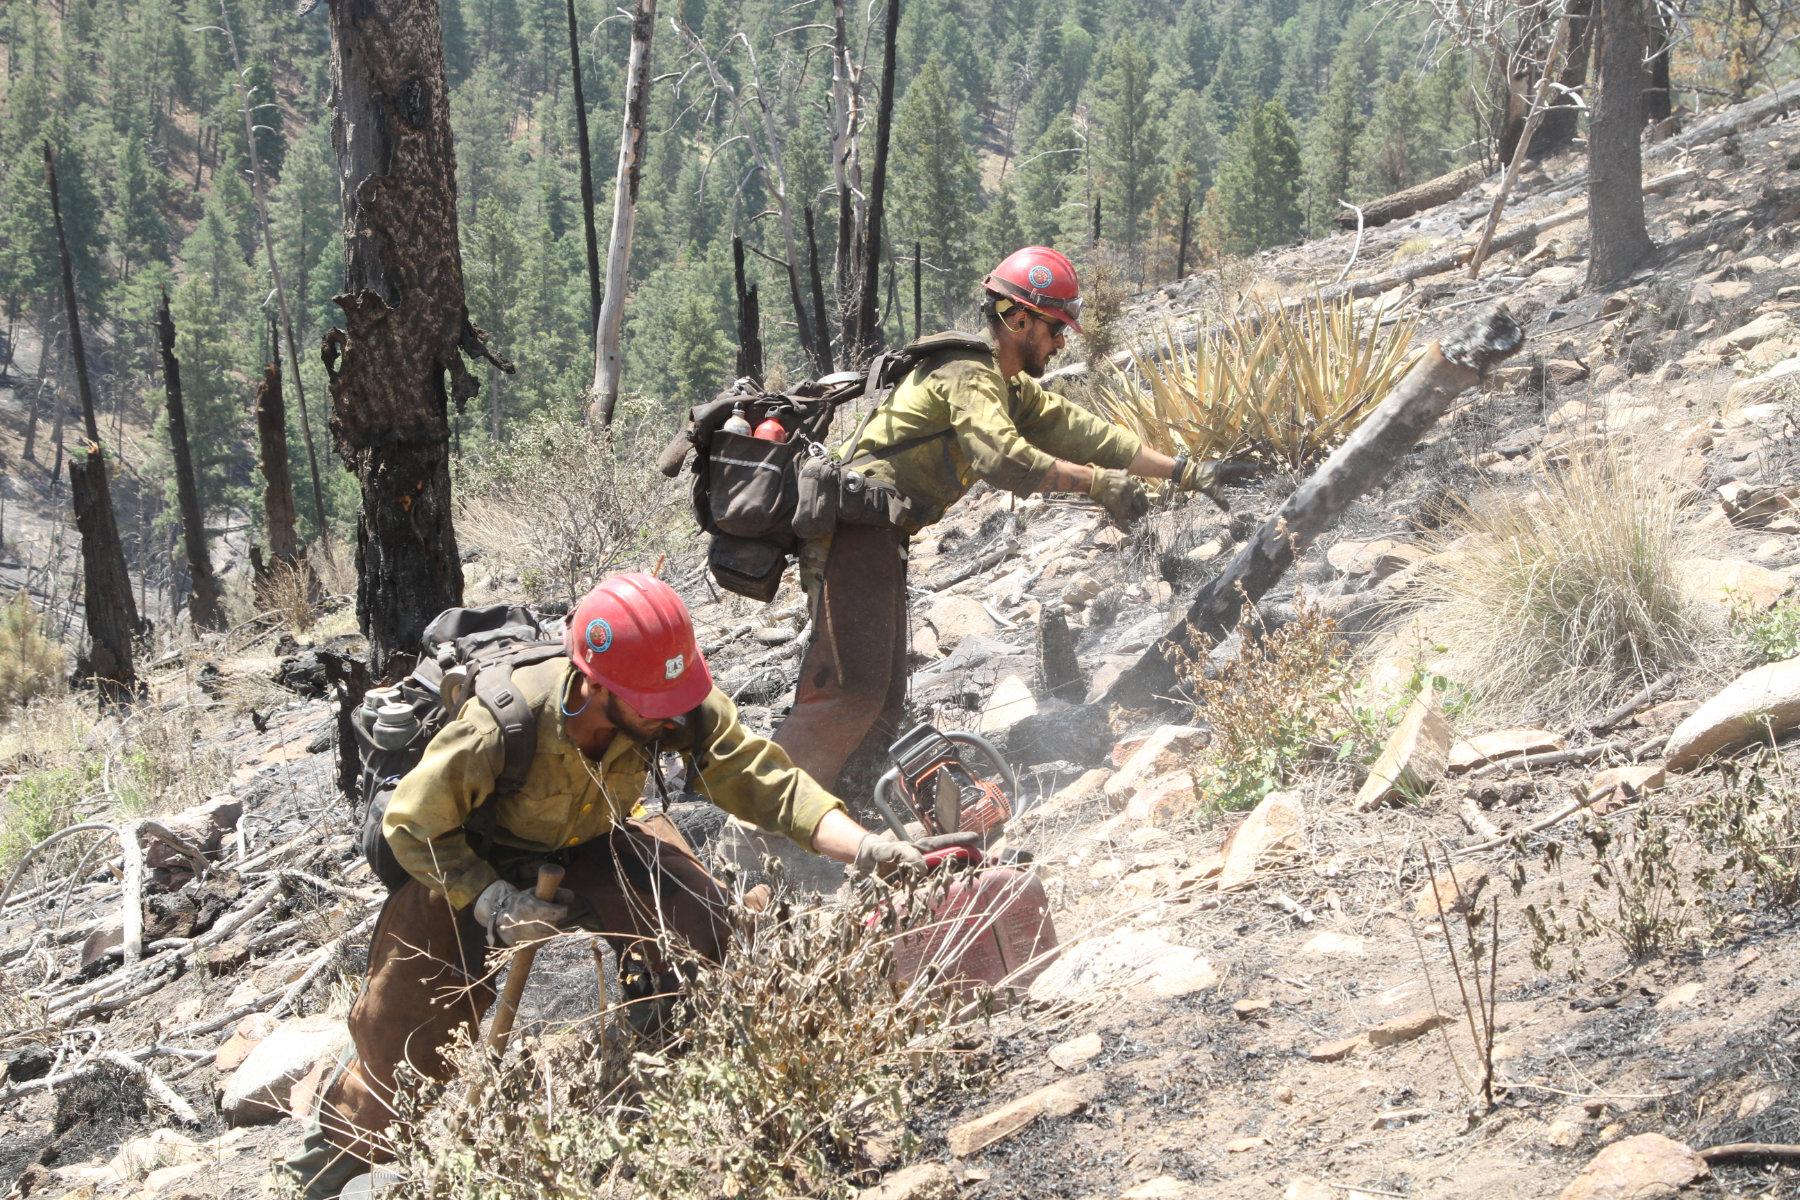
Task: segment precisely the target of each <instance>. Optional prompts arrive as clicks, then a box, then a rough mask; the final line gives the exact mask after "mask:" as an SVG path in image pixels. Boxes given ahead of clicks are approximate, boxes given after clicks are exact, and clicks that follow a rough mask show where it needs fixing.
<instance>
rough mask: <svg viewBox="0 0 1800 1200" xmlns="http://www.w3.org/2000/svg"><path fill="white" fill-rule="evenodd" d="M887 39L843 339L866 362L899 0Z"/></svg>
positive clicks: (876, 292)
mask: <svg viewBox="0 0 1800 1200" xmlns="http://www.w3.org/2000/svg"><path fill="white" fill-rule="evenodd" d="M885 36H886V38H887V41H886V43H885V44H884V45H883V47H882V51H881V98H880V100H879V101H877V106H876V111H875V171H874V175H873V177H872V179H871V181H870V183H869V206H868V215H867V216H866V217H865V218H864V220H863V244H862V252H863V254H862V269H861V273H860V274H859V275H858V276H857V279H856V304H855V306H854V312H855V326H854V329H853V330H851V331H850V335H849V336H846V337H845V338H844V357H845V358H846V359H848V360H849V362H850V363H852V364H854V363H859V362H865V361H867V360H868V359H869V357H870V356H871V355H873V354H874V353H875V351H876V350H877V349H879V348H880V344H881V323H880V319H879V317H878V316H877V315H876V308H877V306H878V303H879V298H880V294H881V217H882V209H883V206H884V205H885V203H886V200H887V165H888V140H889V137H890V135H891V134H892V133H893V130H894V52H895V48H896V46H897V44H898V42H899V40H900V0H888V5H887V29H886V30H885Z"/></svg>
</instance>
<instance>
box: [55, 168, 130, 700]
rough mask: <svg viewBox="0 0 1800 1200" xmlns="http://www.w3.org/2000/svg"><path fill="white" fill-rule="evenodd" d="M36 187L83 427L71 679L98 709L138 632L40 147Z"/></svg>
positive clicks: (121, 691)
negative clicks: (87, 687)
mask: <svg viewBox="0 0 1800 1200" xmlns="http://www.w3.org/2000/svg"><path fill="white" fill-rule="evenodd" d="M44 185H45V186H46V187H48V188H49V189H50V217H51V223H52V225H53V226H54V227H55V230H56V255H57V259H58V261H59V262H60V264H61V266H62V293H63V319H64V320H65V321H66V322H67V323H68V334H69V357H70V358H72V359H73V360H74V362H75V381H76V386H77V387H78V388H79V389H80V392H81V415H82V419H83V420H84V421H86V422H87V433H88V439H87V453H86V455H85V456H74V457H71V458H70V460H69V483H70V489H71V496H72V498H73V499H74V502H75V528H76V529H77V530H78V531H79V532H80V534H81V569H82V596H83V601H82V607H83V608H84V609H85V610H86V613H87V628H88V637H89V639H90V641H91V643H92V645H91V647H90V649H89V651H88V655H87V657H86V658H84V659H82V660H80V661H79V662H78V663H77V664H76V668H75V671H76V675H77V676H78V677H80V678H83V679H91V680H92V681H93V682H94V685H95V687H96V688H98V689H99V691H100V697H101V700H102V701H103V702H105V703H117V702H119V701H123V700H126V699H129V698H130V697H132V696H134V695H135V694H136V693H137V671H136V669H135V668H134V667H133V666H132V661H131V639H132V638H134V637H136V636H137V632H138V611H137V604H136V602H135V601H133V599H132V597H131V574H130V572H128V571H127V570H126V568H125V543H124V541H123V540H121V539H120V537H119V522H118V518H117V517H116V516H115V515H114V514H113V506H112V489H111V487H109V486H108V484H107V480H106V454H105V451H103V450H102V449H101V448H100V428H99V423H98V422H97V421H96V420H95V418H94V392H93V388H92V387H91V386H89V384H88V373H87V355H86V353H85V352H84V348H83V346H82V341H81V317H80V310H79V308H78V307H77V306H76V302H75V268H74V264H73V262H72V261H71V260H70V258H69V239H68V237H67V236H66V235H65V234H64V232H63V219H62V194H61V192H60V190H59V189H58V188H57V186H56V159H55V156H53V155H52V154H51V152H50V143H49V142H45V143H44ZM57 413H58V420H57V426H58V429H57V438H56V445H57V453H56V470H57V471H58V472H60V471H61V470H62V431H61V424H62V422H61V413H62V406H61V405H60V404H59V405H58V406H57Z"/></svg>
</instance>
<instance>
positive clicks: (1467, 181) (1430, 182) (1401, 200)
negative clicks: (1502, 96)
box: [1181, 162, 1493, 262]
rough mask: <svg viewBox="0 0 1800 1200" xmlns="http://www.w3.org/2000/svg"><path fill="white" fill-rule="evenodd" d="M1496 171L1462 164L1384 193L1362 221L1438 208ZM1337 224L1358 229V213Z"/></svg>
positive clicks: (1377, 222) (1373, 223)
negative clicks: (1436, 175) (1402, 188)
mask: <svg viewBox="0 0 1800 1200" xmlns="http://www.w3.org/2000/svg"><path fill="white" fill-rule="evenodd" d="M1491 174H1493V171H1492V169H1491V168H1490V167H1489V166H1488V164H1487V163H1485V162H1473V163H1470V164H1469V165H1468V166H1466V167H1458V168H1456V170H1454V171H1450V172H1447V173H1446V174H1443V175H1439V176H1438V177H1437V178H1436V179H1427V180H1426V181H1425V182H1424V183H1415V184H1414V185H1413V186H1411V187H1409V188H1405V189H1404V190H1402V191H1398V192H1394V193H1392V194H1391V195H1387V196H1383V197H1382V198H1381V199H1379V200H1371V201H1370V202H1369V203H1367V204H1365V205H1363V206H1362V224H1363V228H1365V229H1374V228H1377V227H1378V226H1382V225H1386V224H1388V223H1390V222H1392V221H1402V220H1405V219H1406V218H1407V217H1410V216H1413V215H1415V214H1417V213H1422V212H1424V211H1425V210H1426V209H1430V208H1436V207H1437V206H1438V205H1440V204H1448V203H1449V202H1450V201H1452V200H1454V199H1456V198H1457V197H1458V196H1461V195H1462V194H1463V193H1465V192H1467V191H1468V190H1469V189H1470V188H1472V187H1474V186H1475V185H1476V184H1478V183H1480V182H1481V181H1482V180H1484V179H1486V178H1487V177H1488V176H1489V175H1491ZM1336 220H1337V223H1338V225H1339V226H1340V227H1341V228H1344V229H1355V228H1356V214H1355V213H1354V212H1349V213H1339V214H1338V216H1337V218H1336ZM1187 228H1188V226H1187V209H1186V208H1185V207H1184V208H1183V209H1182V210H1181V259H1182V261H1183V262H1185V261H1186V260H1187Z"/></svg>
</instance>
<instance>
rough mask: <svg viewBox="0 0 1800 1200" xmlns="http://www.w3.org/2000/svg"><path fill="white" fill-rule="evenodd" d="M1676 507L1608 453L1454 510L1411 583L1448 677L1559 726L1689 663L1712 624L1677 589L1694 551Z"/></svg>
mask: <svg viewBox="0 0 1800 1200" xmlns="http://www.w3.org/2000/svg"><path fill="white" fill-rule="evenodd" d="M1679 499H1680V496H1679V491H1678V488H1677V485H1676V484H1675V483H1674V482H1673V481H1671V480H1669V479H1668V478H1666V477H1665V476H1663V475H1662V474H1660V473H1658V472H1657V471H1656V470H1655V469H1654V468H1653V467H1651V466H1650V465H1649V464H1648V463H1647V462H1646V461H1645V460H1643V459H1641V458H1639V457H1635V456H1633V455H1631V454H1630V453H1628V452H1626V451H1621V450H1619V449H1617V448H1613V447H1607V448H1602V449H1599V450H1595V451H1592V452H1589V453H1585V454H1581V455H1577V456H1575V457H1573V458H1571V459H1570V460H1569V461H1568V463H1567V464H1566V465H1565V466H1564V467H1563V468H1562V469H1561V470H1559V471H1556V472H1554V473H1552V474H1550V475H1549V476H1548V477H1546V478H1544V479H1543V480H1542V481H1541V482H1540V483H1539V484H1538V485H1537V486H1536V487H1535V488H1534V489H1532V490H1530V491H1527V492H1522V493H1519V492H1508V491H1503V490H1499V489H1494V490H1490V491H1487V492H1483V493H1480V494H1478V495H1476V496H1475V497H1474V498H1473V499H1471V500H1469V501H1468V502H1467V503H1466V504H1463V505H1462V506H1461V507H1460V511H1452V513H1451V514H1450V516H1449V519H1448V520H1447V521H1446V522H1445V525H1444V527H1443V528H1442V530H1440V538H1439V541H1438V544H1437V546H1436V549H1437V550H1438V553H1437V554H1435V555H1434V556H1433V557H1431V558H1430V559H1428V560H1427V561H1426V562H1425V563H1424V564H1423V565H1422V567H1421V569H1420V574H1419V581H1420V586H1421V588H1422V594H1423V596H1424V608H1423V613H1422V617H1421V620H1422V625H1423V628H1424V629H1425V630H1426V631H1427V632H1428V633H1429V635H1430V636H1431V637H1432V638H1433V640H1434V641H1437V642H1439V643H1442V644H1443V645H1445V646H1446V647H1447V649H1448V651H1449V654H1450V662H1451V664H1452V665H1451V669H1450V671H1449V673H1450V674H1452V675H1454V676H1455V677H1456V678H1458V679H1460V680H1463V681H1465V682H1466V683H1467V684H1468V685H1469V686H1470V688H1471V689H1472V690H1473V691H1474V693H1475V694H1476V696H1477V698H1478V699H1479V700H1480V701H1482V703H1483V704H1485V705H1489V706H1492V707H1494V708H1496V709H1498V710H1500V711H1505V712H1514V713H1517V714H1519V715H1521V716H1555V717H1556V719H1558V720H1559V721H1567V720H1569V719H1577V720H1578V719H1580V718H1581V717H1583V716H1588V715H1592V714H1593V713H1594V712H1595V711H1596V710H1597V709H1598V708H1601V707H1604V706H1605V705H1606V704H1608V703H1609V702H1613V701H1616V700H1617V699H1618V698H1619V696H1620V694H1621V689H1629V688H1631V687H1635V686H1640V685H1641V683H1643V682H1645V681H1648V680H1650V679H1653V678H1655V677H1656V676H1658V675H1660V674H1662V673H1664V672H1666V671H1668V670H1670V669H1671V668H1675V667H1679V666H1682V665H1685V664H1688V663H1691V662H1693V661H1695V659H1696V658H1697V656H1698V655H1699V654H1700V651H1701V647H1703V646H1704V645H1706V644H1708V640H1709V639H1708V637H1707V635H1708V634H1709V633H1710V632H1711V629H1710V626H1711V625H1712V624H1713V621H1712V619H1711V618H1710V617H1709V616H1708V613H1707V610H1706V609H1705V607H1704V606H1703V605H1702V604H1700V603H1699V602H1698V601H1697V600H1696V599H1695V598H1694V597H1693V596H1692V595H1691V594H1690V593H1689V592H1688V591H1687V590H1686V589H1684V587H1683V585H1682V580H1681V578H1680V572H1679V568H1678V565H1677V564H1678V562H1679V560H1680V559H1682V558H1683V557H1686V556H1687V555H1689V554H1690V553H1692V551H1693V549H1694V546H1693V535H1691V534H1690V533H1689V532H1688V531H1686V530H1684V528H1683V527H1682V524H1681V522H1680V519H1679V513H1678V506H1679Z"/></svg>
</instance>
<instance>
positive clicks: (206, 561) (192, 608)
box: [156, 288, 225, 629]
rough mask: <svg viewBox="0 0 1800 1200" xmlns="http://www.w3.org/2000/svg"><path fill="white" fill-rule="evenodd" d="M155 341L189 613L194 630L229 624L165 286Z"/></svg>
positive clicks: (223, 626) (158, 313)
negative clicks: (202, 506)
mask: <svg viewBox="0 0 1800 1200" xmlns="http://www.w3.org/2000/svg"><path fill="white" fill-rule="evenodd" d="M156 340H157V344H158V346H160V347H161V350H162V369H163V392H164V395H165V396H166V398H167V403H168V412H169V456H170V458H172V459H173V460H174V463H175V496H176V501H177V504H178V507H179V508H180V510H181V538H182V544H183V547H184V548H185V549H186V551H187V566H188V578H189V580H190V581H191V582H192V584H193V590H192V591H190V592H189V593H188V617H189V618H190V619H191V620H192V621H193V622H194V628H196V629H223V628H225V610H224V609H223V608H222V607H220V605H219V580H218V577H217V576H215V575H214V574H213V567H212V554H211V552H210V551H209V550H208V549H207V545H206V515H205V514H204V513H203V512H201V511H200V489H199V487H198V486H197V485H196V484H195V482H194V457H193V455H192V454H191V453H190V451H189V446H188V433H187V405H186V404H185V403H183V401H182V397H181V360H179V359H178V358H176V357H175V318H174V317H173V316H172V315H170V313H169V292H168V289H167V288H164V289H163V292H162V302H161V303H160V304H158V305H157V307H156Z"/></svg>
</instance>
